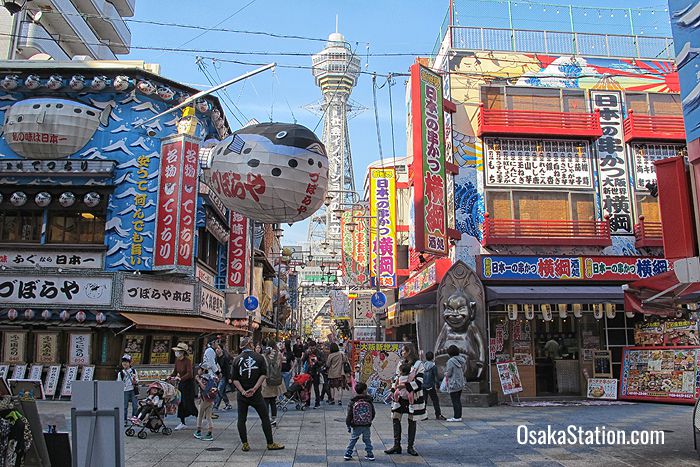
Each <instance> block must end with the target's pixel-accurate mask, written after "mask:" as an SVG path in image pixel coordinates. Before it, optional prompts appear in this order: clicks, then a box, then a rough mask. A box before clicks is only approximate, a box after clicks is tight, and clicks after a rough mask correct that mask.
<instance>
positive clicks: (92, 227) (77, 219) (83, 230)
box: [47, 211, 105, 245]
mask: <svg viewBox="0 0 700 467" xmlns="http://www.w3.org/2000/svg"><path fill="white" fill-rule="evenodd" d="M47 233H48V238H47V241H48V243H67V244H93V245H96V244H102V243H104V235H105V217H104V215H103V214H102V213H99V212H74V211H63V212H61V211H59V212H49V218H48V228H47Z"/></svg>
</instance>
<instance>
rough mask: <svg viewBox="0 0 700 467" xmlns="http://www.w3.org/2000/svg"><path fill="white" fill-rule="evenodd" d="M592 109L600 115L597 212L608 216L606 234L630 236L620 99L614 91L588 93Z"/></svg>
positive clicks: (630, 227)
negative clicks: (598, 208)
mask: <svg viewBox="0 0 700 467" xmlns="http://www.w3.org/2000/svg"><path fill="white" fill-rule="evenodd" d="M591 99H593V108H594V109H595V110H597V111H598V112H599V113H600V127H601V129H602V130H603V136H601V137H600V138H598V141H597V142H596V149H597V150H598V169H599V172H598V179H599V183H600V202H601V211H602V212H603V214H604V215H609V216H610V232H611V233H613V234H629V233H632V232H633V227H634V226H633V222H632V198H631V193H630V183H629V182H630V181H629V175H628V173H627V156H626V153H625V141H624V137H623V134H622V120H623V115H622V96H621V95H620V93H619V92H617V91H591Z"/></svg>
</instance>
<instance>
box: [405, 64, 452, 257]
mask: <svg viewBox="0 0 700 467" xmlns="http://www.w3.org/2000/svg"><path fill="white" fill-rule="evenodd" d="M411 116H412V117H411V118H412V125H411V127H412V131H413V135H412V141H413V170H414V171H415V175H414V209H415V222H416V226H415V227H416V230H415V232H416V248H417V249H418V250H419V251H426V252H429V253H432V254H435V255H447V252H448V242H447V206H446V199H447V194H446V188H445V133H444V127H445V122H444V112H443V102H442V77H441V76H440V75H438V74H437V73H435V72H433V71H431V70H429V69H428V68H425V67H423V66H421V65H419V64H417V63H416V64H414V65H412V66H411Z"/></svg>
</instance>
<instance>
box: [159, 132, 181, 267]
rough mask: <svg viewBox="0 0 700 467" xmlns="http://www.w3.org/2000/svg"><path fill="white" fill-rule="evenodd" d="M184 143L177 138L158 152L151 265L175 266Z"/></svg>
mask: <svg viewBox="0 0 700 467" xmlns="http://www.w3.org/2000/svg"><path fill="white" fill-rule="evenodd" d="M183 143H184V140H183V138H182V137H181V136H180V135H178V136H176V137H174V138H171V139H168V140H166V141H164V142H163V144H162V145H161V150H160V186H159V189H158V215H157V216H156V239H155V247H154V251H153V265H154V266H155V267H156V268H158V267H160V268H164V267H175V255H176V249H177V237H178V214H179V210H180V209H179V205H180V190H179V189H178V188H179V187H180V185H181V178H182V159H183V152H184V147H183V146H184V144H183Z"/></svg>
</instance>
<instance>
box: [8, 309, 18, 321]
mask: <svg viewBox="0 0 700 467" xmlns="http://www.w3.org/2000/svg"><path fill="white" fill-rule="evenodd" d="M7 318H8V319H9V320H10V321H14V320H16V319H17V310H15V309H14V308H10V309H9V310H7Z"/></svg>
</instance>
